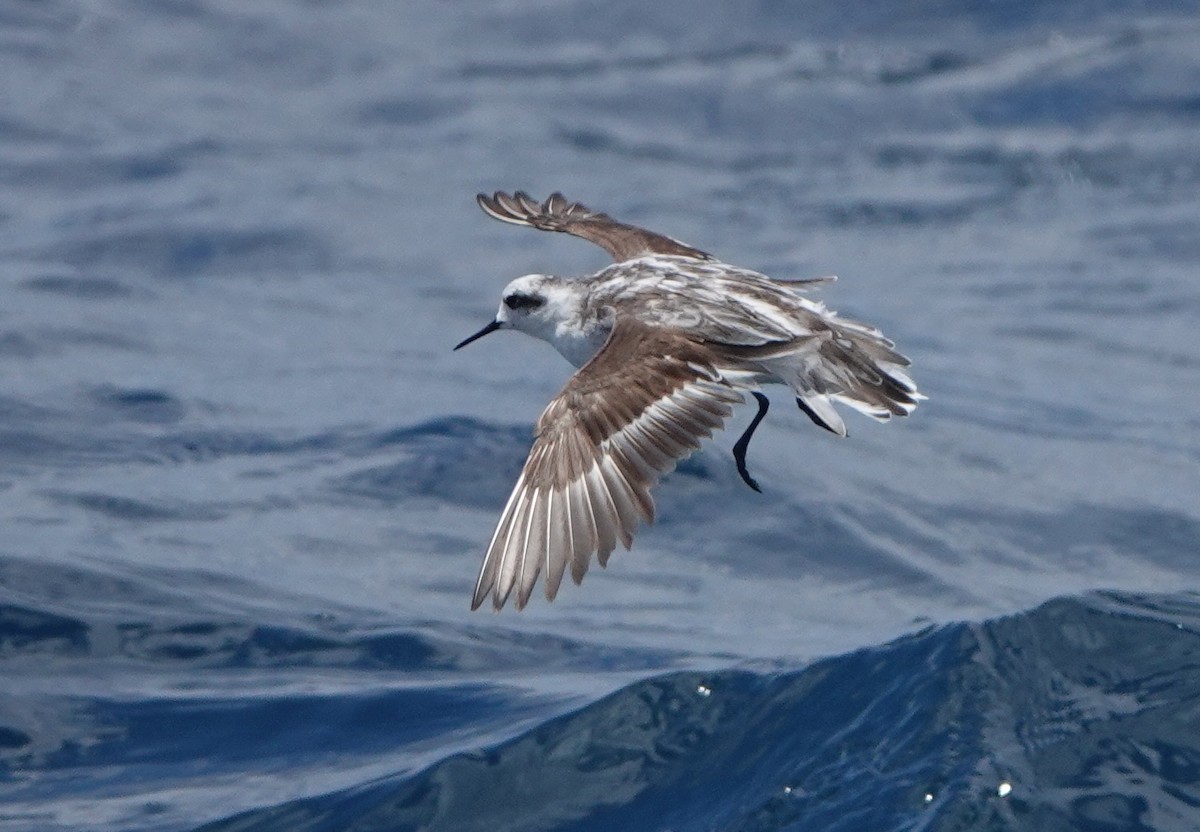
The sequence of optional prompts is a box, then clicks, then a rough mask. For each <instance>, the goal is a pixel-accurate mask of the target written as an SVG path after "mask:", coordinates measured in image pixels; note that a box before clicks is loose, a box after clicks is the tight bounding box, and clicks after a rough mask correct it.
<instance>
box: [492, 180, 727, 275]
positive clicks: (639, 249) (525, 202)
mask: <svg viewBox="0 0 1200 832" xmlns="http://www.w3.org/2000/svg"><path fill="white" fill-rule="evenodd" d="M475 199H476V201H477V202H478V203H479V207H480V208H482V209H483V210H484V211H485V212H486V213H487V214H488V215H489V216H492V217H495V218H496V219H498V220H500V221H501V222H510V223H513V224H514V225H528V226H530V227H532V228H538V229H541V230H542V231H562V232H565V233H567V234H573V235H575V236H576V237H582V238H583V239H585V240H590V241H591V242H593V243H595V244H596V245H598V246H600V247H601V248H603V249H604V250H605V251H607V252H608V253H609V254H611V255H612V257H613V260H615V261H616V262H618V263H622V262H624V261H626V260H632V259H634V258H635V257H645V256H646V255H648V254H673V255H676V256H678V257H694V258H696V259H697V260H711V259H712V257H711V256H710V255H708V254H706V253H705V252H703V251H700V250H699V249H696V248H692V247H691V246H689V245H685V244H684V243H681V242H679V241H678V240H673V239H671V238H670V237H667V236H664V235H662V234H656V233H654V232H653V231H647V230H646V229H644V228H638V227H637V226H636V225H626V224H625V223H623V222H617V221H616V220H614V219H613V218H612V217H610V216H608V214H601V213H597V212H595V211H592V210H590V209H589V208H587V207H586V206H584V205H582V204H580V203H578V202H569V201H568V200H567V198H566V197H564V196H563V195H562V194H561V193H559V192H557V191H555V192H554V193H552V194H550V196H549V198H548V199H547V200H546V201H545V202H542V203H540V204H539V203H538V202H537V200H534V199H532V198H530V196H529V195H528V194H527V193H525V192H524V191H516V192H515V193H513V194H512V195H511V196H510V195H509V194H506V193H504V191H497V192H496V193H495V194H493V195H492V196H490V197H489V196H487V195H486V194H477V195H476V197H475Z"/></svg>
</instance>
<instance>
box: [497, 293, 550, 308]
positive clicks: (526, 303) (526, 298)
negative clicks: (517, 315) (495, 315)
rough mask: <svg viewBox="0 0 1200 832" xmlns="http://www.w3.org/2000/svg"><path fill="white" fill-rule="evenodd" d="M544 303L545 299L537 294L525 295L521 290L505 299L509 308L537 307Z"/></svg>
mask: <svg viewBox="0 0 1200 832" xmlns="http://www.w3.org/2000/svg"><path fill="white" fill-rule="evenodd" d="M543 303H544V300H543V299H542V298H539V297H537V296H536V295H523V294H521V293H520V292H514V293H513V294H511V295H509V296H508V297H506V298H505V299H504V305H505V306H507V307H508V308H509V309H537V308H538V307H539V306H541V305H542V304H543Z"/></svg>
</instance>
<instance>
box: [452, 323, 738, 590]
mask: <svg viewBox="0 0 1200 832" xmlns="http://www.w3.org/2000/svg"><path fill="white" fill-rule="evenodd" d="M713 359H714V357H713V355H712V353H711V352H710V351H709V350H708V349H707V348H706V347H705V346H704V345H702V344H701V343H700V342H698V341H695V340H692V339H691V338H689V337H688V336H687V335H686V334H684V333H682V332H679V331H676V330H665V329H655V328H652V327H647V326H645V325H644V324H641V323H637V322H634V321H623V320H618V322H617V323H616V325H615V326H614V327H613V332H612V335H610V336H609V339H608V341H607V343H606V344H605V345H604V347H603V348H602V349H601V350H600V352H599V353H597V354H596V356H595V357H594V358H593V359H592V360H591V361H590V362H588V363H587V364H585V365H584V366H583V367H582V368H580V370H579V371H578V372H577V373H576V374H575V375H574V376H573V377H572V378H571V380H570V381H568V382H567V385H566V387H564V388H563V390H562V392H561V393H559V394H558V396H557V397H555V399H554V400H553V401H551V402H550V404H549V406H548V407H547V408H546V410H545V412H544V413H542V416H541V418H540V419H538V423H537V429H536V435H537V439H536V440H535V441H534V443H533V449H532V450H531V451H530V452H529V459H528V460H526V462H525V468H524V469H523V470H522V471H521V476H520V477H519V478H518V479H517V484H516V486H515V487H514V488H513V492H512V496H510V497H509V498H508V503H507V505H505V507H504V512H503V514H502V515H501V516H500V522H499V523H498V524H497V526H496V531H495V534H493V535H492V540H491V543H489V544H488V550H487V554H486V555H485V556H484V559H483V567H482V569H481V570H480V572H479V581H478V582H477V583H476V585H475V595H474V597H473V599H472V601H471V609H476V608H478V607H479V605H480V604H482V603H483V601H484V599H485V598H487V596H488V594H489V593H490V594H491V595H492V603H493V606H494V607H495V608H496V609H497V610H498V609H500V608H501V607H503V606H504V602H505V601H506V600H508V596H509V594H510V593H511V592H512V589H513V587H514V586H515V587H516V588H517V601H516V604H517V609H521V608H523V607H524V606H525V604H526V602H527V601H528V600H529V596H530V594H531V593H532V592H533V587H534V584H535V583H536V582H537V578H538V575H539V573H541V572H542V571H543V570H544V571H545V573H546V585H545V588H546V598H547V599H549V600H553V599H554V596H555V594H556V593H557V592H558V586H559V584H560V583H561V582H562V576H563V573H564V572H565V571H566V568H567V565H568V564H570V566H571V577H572V579H574V581H575V583H579V582H580V581H581V580H583V575H584V573H585V572H587V569H588V565H589V564H590V563H591V559H592V555H593V554H595V555H597V556H598V558H599V561H600V565H601V566H604V565H606V564H607V562H608V556H609V554H611V553H612V551H613V549H614V548H616V544H617V541H618V540H620V541H621V543H623V544H624V546H625V548H626V549H628V548H629V547H630V545H632V543H633V532H634V530H635V529H636V528H637V525H638V522H639V520H645V521H646V522H652V521H653V520H654V500H653V499H651V497H650V488H651V487H652V486H653V485H654V483H655V482H656V481H657V480H658V477H659V475H660V474H663V473H665V472H667V471H669V470H671V469H672V468H674V467H675V464H676V463H677V462H678V461H679V460H680V459H682V458H684V457H686V456H688V455H689V454H691V453H692V452H693V451H695V450H697V449H698V448H699V447H700V438H701V437H705V436H711V435H712V432H713V431H714V430H717V429H719V428H721V427H724V424H725V419H726V418H728V417H729V416H730V414H731V413H732V405H734V404H737V403H739V402H741V401H742V396H741V394H740V393H738V392H737V391H736V390H734V389H733V388H732V387H730V386H729V384H728V383H726V382H725V381H723V380H722V379H721V377H720V375H719V373H718V372H717V370H716V369H715V367H714V366H713Z"/></svg>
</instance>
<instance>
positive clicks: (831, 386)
mask: <svg viewBox="0 0 1200 832" xmlns="http://www.w3.org/2000/svg"><path fill="white" fill-rule="evenodd" d="M797 346H798V347H799V348H798V349H796V350H795V351H793V352H790V353H785V354H779V353H776V354H775V355H772V356H770V357H768V358H763V359H760V363H761V366H762V367H763V368H764V369H765V370H767V371H768V372H770V373H771V374H772V375H774V376H776V377H777V378H780V379H782V380H783V381H784V382H785V383H787V384H788V385H789V386H790V387H791V388H792V390H793V392H795V394H796V403H797V404H798V405H799V406H800V409H801V410H803V411H804V412H805V413H806V414H808V416H809V418H810V419H812V420H813V422H815V423H816V424H817V425H819V426H821V427H823V428H825V429H826V430H828V431H830V432H831V433H835V434H837V435H838V436H845V435H846V425H845V423H844V422H843V421H842V418H841V416H839V415H838V412H837V410H836V409H835V407H834V404H835V403H839V404H844V405H847V406H849V407H852V408H854V409H855V410H857V411H859V412H860V413H863V414H866V415H867V416H870V417H871V418H873V419H877V420H879V421H887V420H888V419H890V418H891V417H892V416H907V415H908V414H910V413H912V412H913V410H915V409H916V407H917V404H918V402H920V401H921V400H922V399H924V398H925V397H924V396H923V395H921V394H920V393H919V392H918V391H917V387H916V385H915V384H914V383H913V381H912V379H911V378H910V377H909V375H908V373H907V372H905V370H904V368H905V367H907V366H908V365H909V360H908V359H907V358H905V357H904V356H903V355H901V354H900V353H898V352H896V351H895V350H894V349H893V348H892V342H891V341H889V340H887V339H886V338H884V337H883V335H882V334H881V333H880V332H879V331H878V330H876V329H873V328H871V327H868V326H866V325H863V324H858V323H856V322H853V321H844V320H842V319H838V320H837V321H836V322H831V325H830V328H829V329H828V330H827V331H825V332H824V333H822V334H821V335H819V336H817V337H816V338H807V339H805V341H804V342H802V343H800V344H798V345H797Z"/></svg>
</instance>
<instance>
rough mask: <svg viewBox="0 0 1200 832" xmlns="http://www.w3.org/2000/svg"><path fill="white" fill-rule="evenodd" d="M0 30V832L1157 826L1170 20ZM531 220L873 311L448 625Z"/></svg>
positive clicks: (1173, 618) (1191, 822)
mask: <svg viewBox="0 0 1200 832" xmlns="http://www.w3.org/2000/svg"><path fill="white" fill-rule="evenodd" d="M646 5H647V4H641V3H632V2H628V3H621V2H617V3H607V4H599V3H592V2H581V1H579V0H571V2H563V3H556V4H544V3H534V2H526V1H525V0H513V2H505V3H488V4H454V5H450V4H443V3H433V2H420V1H419V0H417V1H416V2H405V3H395V4H384V3H378V4H350V3H333V2H297V1H296V0H293V2H283V1H282V0H263V2H257V3H254V4H247V3H240V2H232V0H226V1H225V2H222V1H221V0H171V2H161V0H156V2H140V1H139V0H93V2H65V1H64V2H55V0H47V2H29V1H28V0H10V2H9V3H7V4H6V5H2V6H0V79H3V80H2V84H3V86H2V89H3V91H4V96H3V102H4V103H3V107H0V280H3V289H2V296H3V303H2V304H0V378H2V379H3V386H2V387H0V829H3V830H5V832H7V830H10V829H11V830H15V831H18V830H19V832H25V831H26V830H29V831H30V832H41V830H61V829H71V830H180V831H182V830H194V829H198V828H201V827H207V828H212V829H239V830H305V829H310V830H341V829H359V830H365V829H451V830H458V829H464V830H466V829H472V828H486V829H488V830H504V829H522V830H532V829H558V828H565V829H596V830H599V829H605V830H607V829H653V830H709V829H721V830H775V829H794V830H814V829H836V830H860V829H870V830H910V829H911V830H915V829H937V830H942V829H954V830H974V829H1022V830H1024V829H1030V830H1057V829H1083V830H1138V829H1147V830H1149V829H1153V830H1163V829H1165V830H1190V829H1196V828H1200V736H1197V732H1198V730H1200V729H1198V728H1197V726H1198V725H1200V722H1198V721H1197V717H1196V714H1197V713H1200V710H1198V709H1200V703H1198V701H1197V700H1198V698H1200V672H1198V670H1197V668H1198V667H1200V664H1198V657H1200V642H1198V640H1197V638H1198V637H1197V632H1198V626H1200V595H1197V594H1196V593H1197V591H1198V590H1200V415H1198V414H1200V334H1198V330H1197V320H1200V318H1198V315H1200V281H1198V280H1197V277H1198V275H1200V242H1198V241H1200V152H1198V151H1197V148H1198V147H1200V98H1198V97H1197V90H1198V89H1200V58H1198V57H1197V56H1198V55H1200V12H1197V11H1196V10H1195V9H1192V8H1190V7H1189V6H1188V4H1180V3H1177V2H1173V3H1168V2H1137V3H1128V2H1127V3H1117V2H1099V3H1097V2H1091V3H1084V2H1053V3H1052V2H1044V3H999V2H963V3H958V4H946V3H928V2H911V3H899V4H897V3H885V2H882V1H880V2H875V0H870V1H869V2H865V3H858V4H851V5H847V4H842V3H834V2H817V3H803V4H791V3H776V2H762V3H757V4H725V3H699V4H696V3H679V2H675V1H674V0H669V2H663V3H656V4H653V5H651V6H650V7H649V8H647V7H646ZM500 188H503V189H512V188H525V189H527V190H529V191H531V192H532V193H534V194H537V195H543V194H545V193H547V192H549V191H550V190H553V189H562V190H563V191H565V192H566V193H567V194H568V195H570V196H572V197H574V198H577V199H580V200H583V201H585V202H587V203H588V204H590V205H593V206H595V207H597V208H601V209H604V210H607V211H610V212H611V213H614V214H616V215H618V216H620V217H623V218H628V219H630V220H633V221H635V222H641V223H644V224H646V225H649V226H651V227H653V228H656V229H660V230H662V231H664V232H666V233H669V234H671V235H672V236H676V237H678V238H680V239H683V240H686V241H688V242H690V243H693V244H695V245H698V246H700V247H701V248H704V249H706V250H709V251H713V252H714V253H716V254H718V255H719V256H721V257H723V258H725V259H728V260H730V261H732V262H735V263H739V264H742V265H745V266H747V267H750V268H756V269H760V270H763V271H766V272H768V273H770V274H773V275H775V276H779V277H809V276H816V275H823V274H830V273H836V274H838V275H839V276H840V277H841V280H840V282H838V283H837V284H835V285H833V286H831V287H828V288H827V289H824V290H823V291H822V297H823V298H824V299H825V300H826V301H827V302H828V303H829V304H830V305H831V306H832V307H834V308H837V309H839V310H841V311H843V312H845V313H846V314H848V315H850V316H853V317H858V318H863V319H866V320H870V321H872V322H874V323H878V324H880V325H881V326H882V327H883V328H884V330H885V331H886V332H887V333H888V334H889V335H891V336H892V337H894V338H895V339H896V340H897V341H898V342H899V344H900V346H901V348H902V349H903V350H904V351H905V352H906V353H908V354H909V355H911V356H912V357H913V359H914V362H915V366H914V375H915V377H916V378H917V380H918V381H919V382H920V383H921V386H922V389H923V390H925V391H926V392H927V393H928V394H929V395H930V397H931V398H930V401H928V402H926V403H925V404H924V405H923V406H922V407H921V409H919V410H918V412H917V413H916V414H915V415H914V416H913V417H912V418H911V419H907V420H902V421H901V422H899V423H894V424H889V425H876V424H874V423H871V422H869V421H868V420H866V419H858V418H855V419H853V421H849V422H848V424H849V427H850V432H851V438H850V439H849V440H846V441H838V440H835V439H833V438H832V437H829V436H826V435H823V434H822V432H820V431H816V430H814V429H813V428H812V426H811V424H809V423H808V420H807V419H805V418H804V417H803V416H802V414H799V413H795V412H788V410H787V408H783V407H776V408H774V409H773V410H772V413H771V416H770V419H769V421H768V422H766V423H765V425H764V426H763V428H762V429H761V430H760V431H759V433H758V434H757V436H756V439H755V443H754V445H753V447H752V448H751V452H750V462H751V470H752V471H753V473H754V474H755V476H756V477H757V479H758V480H759V482H760V483H761V484H762V485H763V488H764V493H763V494H761V495H759V494H754V493H753V492H751V491H749V490H748V489H746V488H745V487H744V486H743V485H742V484H741V482H740V480H739V479H738V476H737V473H736V471H735V470H734V466H733V462H732V458H731V455H730V453H729V449H730V447H731V445H732V442H733V439H734V438H735V437H736V436H737V434H738V432H739V431H740V429H741V428H742V427H743V426H744V425H745V424H746V423H747V422H748V420H749V415H750V414H749V413H743V414H741V415H740V416H739V417H738V419H737V420H736V421H735V424H734V425H733V427H732V430H731V431H730V432H729V433H728V434H727V435H723V436H721V437H718V438H717V440H716V441H715V442H714V443H712V444H711V445H710V447H709V448H708V449H707V450H706V451H705V452H703V453H702V454H700V455H698V456H697V457H695V458H693V459H692V460H690V461H689V462H688V463H687V464H685V465H684V466H681V468H680V469H679V471H677V472H676V473H675V474H673V475H672V476H670V477H668V478H667V479H666V480H665V481H664V483H663V485H662V487H661V488H660V489H659V492H658V499H659V507H660V511H659V516H660V520H659V523H658V525H657V526H655V527H654V528H652V529H648V530H645V531H644V532H643V533H641V535H640V536H639V539H638V542H637V545H636V547H635V549H634V551H633V552H631V553H628V554H626V553H619V554H618V555H616V556H614V558H613V561H612V562H611V563H610V565H609V568H608V569H607V570H606V571H601V570H593V572H592V573H590V574H589V575H588V577H587V579H586V581H585V583H584V585H583V586H582V587H581V588H575V587H573V586H566V587H564V589H563V591H562V593H560V596H559V598H558V600H557V601H556V602H555V603H554V604H553V605H549V604H546V603H544V602H543V601H542V600H541V599H540V598H537V599H535V601H534V602H533V603H531V605H530V608H529V609H527V610H526V611H525V612H524V613H521V614H516V613H514V612H513V611H511V610H509V611H506V613H504V614H502V615H499V616H496V615H491V614H486V613H478V614H471V613H469V612H468V604H469V598H470V590H471V588H472V585H473V580H474V577H475V573H476V570H477V568H478V563H479V559H480V557H481V556H482V550H483V545H484V543H485V542H486V540H487V538H488V536H489V534H490V532H491V527H492V524H493V523H494V521H495V519H496V516H497V513H498V511H499V509H500V507H501V506H502V504H503V501H504V499H505V497H506V495H507V492H508V490H509V488H510V487H511V484H512V482H513V479H514V478H515V475H516V472H517V470H518V469H519V467H520V464H521V461H522V459H523V456H524V453H525V451H526V450H527V448H528V445H529V441H530V428H531V426H532V423H533V421H534V420H535V419H536V417H537V414H538V412H539V411H540V409H541V407H542V406H544V404H545V402H546V401H547V400H548V399H549V398H550V396H551V395H553V393H554V392H555V391H556V390H557V389H558V388H559V386H560V385H561V384H562V383H563V381H564V379H565V378H566V377H567V375H568V372H569V367H567V365H566V364H565V362H563V361H562V360H561V358H559V357H558V356H557V355H556V354H554V353H553V351H552V350H550V349H549V348H548V347H546V346H545V345H544V344H538V343H537V342H534V341H532V340H529V339H522V338H519V337H517V336H506V335H497V336H493V339H489V347H488V348H478V349H473V350H466V351H463V352H461V353H451V352H450V347H451V346H452V345H453V344H454V343H456V342H457V341H458V340H459V339H461V338H462V337H464V336H466V335H467V334H469V333H471V332H473V331H475V330H476V329H478V328H479V326H480V325H482V323H484V322H485V321H486V320H487V319H488V317H489V316H490V315H491V314H492V312H493V311H494V307H495V304H496V302H497V298H498V295H499V291H500V289H501V287H502V286H503V285H504V284H505V283H506V282H507V281H508V280H509V279H510V278H511V277H513V276H515V275H518V274H521V273H525V272H530V271H549V272H558V273H576V272H585V271H591V270H593V269H595V268H597V267H599V266H600V265H602V264H603V263H604V262H605V261H604V258H603V256H602V253H601V252H599V250H593V249H591V248H589V247H588V246H586V245H585V244H584V243H582V242H579V241H577V240H571V239H567V238H563V237H561V236H560V235H544V234H535V233H533V232H529V231H523V230H520V229H513V228H511V227H506V226H502V225H500V224H498V223H495V222H492V221H490V220H488V219H487V218H486V217H484V216H483V215H482V214H481V213H480V212H479V211H478V209H477V208H476V206H475V205H474V201H473V195H474V194H475V193H476V192H477V191H482V190H495V189H500Z"/></svg>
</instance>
